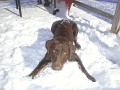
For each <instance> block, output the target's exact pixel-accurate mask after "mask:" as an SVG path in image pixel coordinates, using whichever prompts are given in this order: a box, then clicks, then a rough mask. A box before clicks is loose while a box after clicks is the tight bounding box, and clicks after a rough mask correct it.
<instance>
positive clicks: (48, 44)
mask: <svg viewBox="0 0 120 90" xmlns="http://www.w3.org/2000/svg"><path fill="white" fill-rule="evenodd" d="M52 44H53V40H48V41H47V42H46V44H45V46H46V49H47V51H49V49H50V47H51V45H52Z"/></svg>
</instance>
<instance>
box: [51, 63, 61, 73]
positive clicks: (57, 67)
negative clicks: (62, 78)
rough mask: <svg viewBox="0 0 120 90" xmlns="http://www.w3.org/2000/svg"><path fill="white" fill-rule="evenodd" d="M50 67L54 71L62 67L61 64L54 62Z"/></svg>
mask: <svg viewBox="0 0 120 90" xmlns="http://www.w3.org/2000/svg"><path fill="white" fill-rule="evenodd" d="M52 69H53V70H56V71H60V70H61V69H62V65H59V64H54V65H52Z"/></svg>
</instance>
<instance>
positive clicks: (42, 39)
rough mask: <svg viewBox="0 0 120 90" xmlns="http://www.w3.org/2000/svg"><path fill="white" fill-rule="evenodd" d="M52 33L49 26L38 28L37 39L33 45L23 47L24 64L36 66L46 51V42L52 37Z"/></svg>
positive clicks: (30, 66) (29, 66) (31, 66)
mask: <svg viewBox="0 0 120 90" xmlns="http://www.w3.org/2000/svg"><path fill="white" fill-rule="evenodd" d="M52 36H53V35H52V33H51V31H50V29H48V28H46V29H45V28H41V29H39V30H38V36H37V40H36V41H35V42H34V43H33V44H32V45H31V46H24V47H21V51H22V56H23V58H24V65H25V67H28V68H35V67H36V66H37V64H38V63H39V62H40V61H41V60H42V58H43V57H44V55H45V53H46V48H45V43H46V41H47V40H50V39H51V38H52Z"/></svg>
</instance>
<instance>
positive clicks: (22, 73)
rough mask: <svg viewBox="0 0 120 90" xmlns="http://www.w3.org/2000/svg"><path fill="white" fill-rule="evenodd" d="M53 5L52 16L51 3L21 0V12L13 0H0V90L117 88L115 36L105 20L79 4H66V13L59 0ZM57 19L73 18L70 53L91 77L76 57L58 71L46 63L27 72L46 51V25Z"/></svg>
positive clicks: (119, 60) (118, 39) (119, 70)
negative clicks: (34, 72)
mask: <svg viewBox="0 0 120 90" xmlns="http://www.w3.org/2000/svg"><path fill="white" fill-rule="evenodd" d="M89 1H90V0H89ZM91 1H93V0H91ZM101 1H103V0H96V1H95V2H101ZM107 1H108V2H109V1H110V0H107ZM111 1H113V0H111ZM11 2H12V1H11ZM28 2H29V3H28ZM86 2H87V1H86ZM109 3H113V2H109ZM103 4H104V3H103ZM114 4H115V3H114ZM98 6H99V4H98ZM110 6H111V4H110ZM57 7H58V8H59V9H60V12H59V13H57V15H55V16H54V15H52V10H53V5H51V6H50V7H47V8H46V7H44V6H43V5H37V4H36V1H35V0H32V1H27V2H24V0H23V1H22V14H23V17H22V18H21V17H19V16H18V15H16V14H19V13H18V10H16V8H15V3H14V2H12V3H3V2H0V90H120V55H119V54H120V36H118V35H115V34H113V33H111V32H110V29H111V24H110V23H109V22H106V21H104V20H102V19H99V18H98V17H96V16H93V15H91V14H89V13H88V12H85V11H84V10H82V9H81V8H79V7H73V6H72V7H71V11H70V15H71V16H70V17H69V16H68V15H67V14H66V8H65V5H64V3H63V2H61V3H59V4H57ZM111 8H112V7H111ZM10 11H11V12H10ZM12 12H14V13H12ZM61 19H70V20H73V21H74V22H75V23H76V24H77V26H78V28H79V33H78V36H77V41H78V43H79V44H80V45H81V50H77V51H76V53H77V54H78V55H79V57H80V58H81V60H82V62H83V64H84V66H85V68H86V69H87V71H88V72H89V73H90V74H91V75H92V76H94V77H95V78H96V80H97V81H96V82H91V81H90V80H88V79H87V78H86V76H85V75H84V74H83V73H82V71H81V70H80V69H79V67H78V65H77V63H76V62H66V63H65V65H64V67H63V69H62V70H61V71H54V70H52V68H51V65H48V66H47V67H46V68H44V69H43V70H42V71H41V72H40V73H38V75H37V76H36V77H35V79H31V78H30V77H27V75H28V74H29V73H30V72H31V71H32V70H33V69H34V68H35V67H36V66H37V64H38V63H39V62H40V61H41V60H42V58H43V57H44V55H45V53H46V48H45V42H46V41H47V40H50V39H52V37H53V35H52V33H51V31H50V29H51V25H52V24H53V22H55V21H57V20H61Z"/></svg>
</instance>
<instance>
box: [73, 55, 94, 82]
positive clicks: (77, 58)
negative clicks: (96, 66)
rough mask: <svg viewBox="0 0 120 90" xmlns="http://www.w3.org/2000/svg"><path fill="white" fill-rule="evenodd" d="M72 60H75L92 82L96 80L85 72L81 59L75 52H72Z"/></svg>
mask: <svg viewBox="0 0 120 90" xmlns="http://www.w3.org/2000/svg"><path fill="white" fill-rule="evenodd" d="M73 60H75V61H76V62H77V63H78V64H79V66H80V68H81V70H82V72H83V73H84V74H85V75H86V76H87V78H88V79H90V80H91V81H92V82H96V79H95V78H94V77H93V76H91V75H90V74H89V73H88V72H87V70H86V69H85V67H84V65H83V64H82V61H81V60H80V58H79V57H78V55H77V54H76V53H74V55H73Z"/></svg>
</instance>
